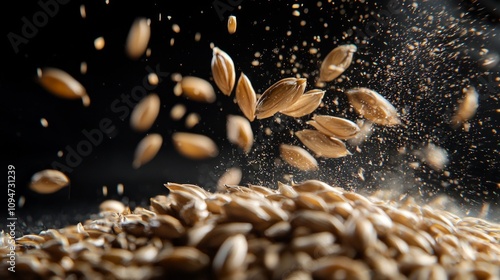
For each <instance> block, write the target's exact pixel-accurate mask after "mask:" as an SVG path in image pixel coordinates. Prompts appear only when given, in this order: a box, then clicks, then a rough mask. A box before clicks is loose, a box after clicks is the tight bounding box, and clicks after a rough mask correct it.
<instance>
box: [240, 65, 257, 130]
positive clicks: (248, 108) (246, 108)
mask: <svg viewBox="0 0 500 280" xmlns="http://www.w3.org/2000/svg"><path fill="white" fill-rule="evenodd" d="M236 102H237V103H238V106H239V107H240V109H241V111H242V112H243V114H244V115H245V117H247V119H249V120H250V121H253V120H254V119H255V106H256V104H257V97H256V95H255V91H254V89H253V87H252V83H251V82H250V80H249V79H248V77H247V76H246V75H245V74H244V73H243V72H242V73H241V75H240V78H239V79H238V84H237V85H236Z"/></svg>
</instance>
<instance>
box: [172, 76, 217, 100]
mask: <svg viewBox="0 0 500 280" xmlns="http://www.w3.org/2000/svg"><path fill="white" fill-rule="evenodd" d="M175 92H177V93H178V92H179V90H178V89H177V90H176V89H174V93H175ZM180 92H182V93H183V94H184V96H185V97H186V98H187V99H190V100H193V101H197V102H206V103H213V102H214V101H215V99H216V97H215V92H214V88H213V87H212V85H211V84H210V83H209V82H207V81H206V80H204V79H201V78H198V77H193V76H186V77H183V78H182V80H181V82H180ZM176 95H177V94H176Z"/></svg>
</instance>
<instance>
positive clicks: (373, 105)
mask: <svg viewBox="0 0 500 280" xmlns="http://www.w3.org/2000/svg"><path fill="white" fill-rule="evenodd" d="M346 94H347V98H348V99H349V102H350V103H351V105H352V106H353V107H354V109H355V110H356V111H357V112H358V113H359V114H360V115H362V116H363V117H365V118H366V119H368V120H370V121H372V122H374V123H376V124H380V125H386V126H393V125H398V124H401V121H400V120H399V117H398V112H397V111H396V108H394V106H392V104H391V103H390V102H389V101H388V100H387V99H385V98H384V97H383V96H382V95H380V94H379V93H377V92H375V91H373V90H371V89H368V88H354V89H350V90H348V91H347V92H346Z"/></svg>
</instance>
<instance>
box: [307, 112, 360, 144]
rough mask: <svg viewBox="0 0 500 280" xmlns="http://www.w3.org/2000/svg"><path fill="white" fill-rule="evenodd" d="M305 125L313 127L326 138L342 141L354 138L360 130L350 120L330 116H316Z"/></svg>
mask: <svg viewBox="0 0 500 280" xmlns="http://www.w3.org/2000/svg"><path fill="white" fill-rule="evenodd" d="M307 124H310V125H312V126H314V128H316V129H317V130H319V131H320V132H322V133H324V134H325V135H327V136H330V137H335V138H339V139H342V140H346V139H350V138H354V137H356V135H357V134H358V133H359V131H360V128H359V126H358V125H356V124H355V123H353V122H352V121H350V120H346V119H343V118H337V117H332V116H325V115H317V116H314V117H313V120H312V121H308V122H307Z"/></svg>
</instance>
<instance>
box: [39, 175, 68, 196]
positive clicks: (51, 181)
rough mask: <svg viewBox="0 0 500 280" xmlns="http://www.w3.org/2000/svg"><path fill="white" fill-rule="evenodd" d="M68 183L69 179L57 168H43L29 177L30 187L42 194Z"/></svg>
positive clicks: (51, 191)
mask: <svg viewBox="0 0 500 280" xmlns="http://www.w3.org/2000/svg"><path fill="white" fill-rule="evenodd" d="M67 185H69V179H68V177H67V176H66V175H64V173H62V172H61V171H59V170H54V169H45V170H42V171H39V172H37V173H35V174H33V176H32V177H31V183H30V189H31V190H33V191H35V192H37V193H42V194H49V193H54V192H56V191H58V190H60V189H62V188H64V187H66V186H67Z"/></svg>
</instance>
